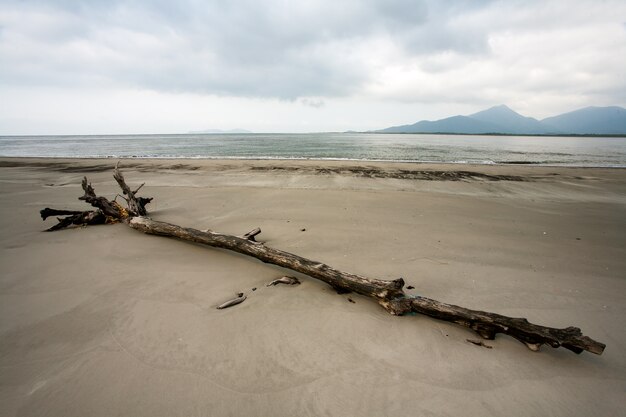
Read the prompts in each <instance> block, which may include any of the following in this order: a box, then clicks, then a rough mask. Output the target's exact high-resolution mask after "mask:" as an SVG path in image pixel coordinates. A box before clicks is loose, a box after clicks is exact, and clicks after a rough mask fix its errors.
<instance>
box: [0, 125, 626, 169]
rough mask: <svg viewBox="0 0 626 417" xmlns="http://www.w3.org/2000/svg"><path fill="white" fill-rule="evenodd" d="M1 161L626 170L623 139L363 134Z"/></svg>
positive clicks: (184, 138) (119, 146) (138, 143)
mask: <svg viewBox="0 0 626 417" xmlns="http://www.w3.org/2000/svg"><path fill="white" fill-rule="evenodd" d="M0 156H12V157H64V158H81V157H95V158H207V159H337V160H362V161H409V162H447V163H478V164H538V165H567V166H600V167H626V138H617V137H536V136H480V135H470V136H461V135H417V134H407V135H390V134H364V133H311V134H186V135H99V136H0Z"/></svg>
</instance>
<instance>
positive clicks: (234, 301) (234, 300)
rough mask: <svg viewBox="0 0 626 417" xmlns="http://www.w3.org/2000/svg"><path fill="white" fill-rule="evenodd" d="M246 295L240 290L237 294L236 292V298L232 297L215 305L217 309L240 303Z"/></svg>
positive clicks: (244, 299)
mask: <svg viewBox="0 0 626 417" xmlns="http://www.w3.org/2000/svg"><path fill="white" fill-rule="evenodd" d="M246 298H247V297H246V296H245V295H243V293H242V292H240V293H239V294H237V298H233V299H232V300H229V301H226V302H225V303H223V304H220V305H219V306H217V309H218V310H221V309H223V308H228V307H232V306H236V305H237V304H241V303H243V302H244V301H246Z"/></svg>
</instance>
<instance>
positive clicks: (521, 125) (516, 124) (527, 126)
mask: <svg viewBox="0 0 626 417" xmlns="http://www.w3.org/2000/svg"><path fill="white" fill-rule="evenodd" d="M469 117H471V118H472V119H475V120H480V121H482V122H488V123H493V124H495V125H498V126H499V127H500V130H499V131H497V132H498V133H516V134H521V133H526V134H530V133H532V134H539V133H546V132H547V131H549V130H550V128H549V127H547V126H545V125H544V124H543V123H541V122H540V121H539V120H537V119H534V118H532V117H524V116H522V115H521V114H519V113H516V112H514V111H513V110H511V109H510V108H509V107H507V106H505V105H504V104H503V105H500V106H495V107H492V108H490V109H487V110H483V111H479V112H478V113H474V114H471V115H470V116H469ZM556 132H557V130H554V132H553V133H556Z"/></svg>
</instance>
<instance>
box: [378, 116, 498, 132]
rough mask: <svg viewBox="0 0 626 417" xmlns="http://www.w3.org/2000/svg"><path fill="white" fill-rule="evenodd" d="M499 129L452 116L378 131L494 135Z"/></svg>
mask: <svg viewBox="0 0 626 417" xmlns="http://www.w3.org/2000/svg"><path fill="white" fill-rule="evenodd" d="M500 129H501V128H500V127H499V126H498V125H496V124H494V123H489V122H483V121H480V120H474V119H472V118H471V117H468V116H452V117H448V118H446V119H441V120H436V121H434V122H431V121H429V120H422V121H421V122H417V123H415V124H412V125H404V126H394V127H389V128H387V129H383V130H379V132H383V133H489V132H492V133H495V132H498V131H499V130H500Z"/></svg>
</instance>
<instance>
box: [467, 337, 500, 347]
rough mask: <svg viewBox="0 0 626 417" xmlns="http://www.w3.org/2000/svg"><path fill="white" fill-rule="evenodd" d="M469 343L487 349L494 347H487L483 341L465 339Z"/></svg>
mask: <svg viewBox="0 0 626 417" xmlns="http://www.w3.org/2000/svg"><path fill="white" fill-rule="evenodd" d="M465 340H467V341H468V342H470V343H472V344H474V345H476V346H482V347H486V348H487V349H492V348H493V346H490V345H486V344H485V343H484V342H483V341H482V340H477V339H465Z"/></svg>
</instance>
